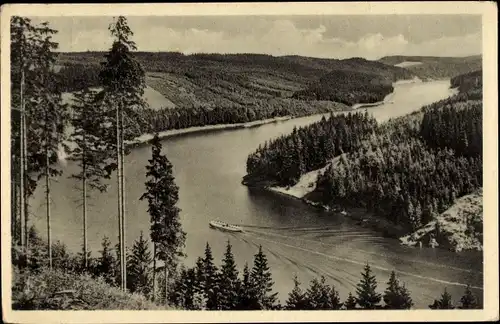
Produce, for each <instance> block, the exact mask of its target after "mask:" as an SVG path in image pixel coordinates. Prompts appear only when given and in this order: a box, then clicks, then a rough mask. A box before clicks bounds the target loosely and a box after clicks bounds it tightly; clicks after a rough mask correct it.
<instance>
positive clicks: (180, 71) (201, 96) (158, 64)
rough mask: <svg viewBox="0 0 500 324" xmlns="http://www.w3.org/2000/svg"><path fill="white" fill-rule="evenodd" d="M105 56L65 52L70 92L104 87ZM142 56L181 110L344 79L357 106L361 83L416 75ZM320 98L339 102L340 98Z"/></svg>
mask: <svg viewBox="0 0 500 324" xmlns="http://www.w3.org/2000/svg"><path fill="white" fill-rule="evenodd" d="M103 56H104V53H102V52H85V53H61V54H60V56H59V59H58V63H57V64H58V65H59V66H60V67H61V70H60V74H61V76H62V78H63V82H62V83H63V85H64V87H65V91H74V90H78V89H81V88H82V87H86V86H99V79H98V71H99V63H100V62H101V61H102V60H103ZM136 57H137V59H138V60H139V62H140V63H141V64H142V66H143V68H144V69H145V71H146V83H147V85H148V86H150V87H151V88H152V89H154V90H155V91H157V92H159V93H160V94H161V95H163V96H164V97H165V98H166V100H168V101H169V102H171V103H172V104H173V105H174V106H176V107H193V106H194V107H201V106H202V107H208V108H210V107H212V108H213V107H216V106H217V107H245V106H256V105H262V104H265V103H267V102H268V101H270V100H277V101H282V100H284V99H287V98H292V97H293V96H294V94H295V93H296V92H298V91H301V90H304V89H307V88H308V87H309V86H310V85H312V84H316V83H317V82H321V80H324V79H325V78H326V79H328V80H330V79H332V78H333V79H334V80H337V79H338V75H341V76H342V78H343V79H347V80H349V79H355V80H356V82H344V83H343V84H342V85H341V87H340V88H341V90H342V92H343V93H346V94H348V95H349V100H348V102H349V104H351V103H356V102H359V101H363V102H364V101H365V100H366V95H365V94H360V91H359V88H360V85H362V86H364V85H366V87H367V88H369V87H373V84H374V83H375V84H380V83H389V84H390V83H391V82H392V81H395V80H399V79H409V78H411V77H412V76H413V74H412V73H411V72H408V71H407V70H405V69H403V68H399V67H394V66H390V65H386V64H383V63H381V62H376V61H368V60H365V59H360V58H353V59H346V60H333V59H317V58H309V57H300V56H283V57H274V56H270V55H259V54H233V55H221V54H194V55H183V54H180V53H148V52H138V53H136ZM332 75H333V77H332ZM351 76H355V77H353V78H351ZM326 86H327V87H330V86H335V84H333V85H332V84H326ZM389 90H390V89H389ZM377 91H378V90H377ZM387 91H388V90H387V89H384V92H387ZM389 92H390V91H389ZM368 97H370V96H368ZM377 98H378V97H377ZM320 99H322V100H323V99H326V100H331V99H334V100H337V99H338V96H337V97H335V96H334V97H332V98H320ZM341 101H342V100H341ZM344 101H345V100H344ZM313 104H314V103H313Z"/></svg>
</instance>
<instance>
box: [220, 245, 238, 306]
mask: <svg viewBox="0 0 500 324" xmlns="http://www.w3.org/2000/svg"><path fill="white" fill-rule="evenodd" d="M240 285H241V282H240V280H239V278H238V270H237V269H236V263H235V261H234V256H233V252H232V251H231V243H230V242H229V240H228V241H227V246H226V252H225V253H224V259H222V267H221V271H220V282H219V285H218V286H219V287H218V288H219V295H220V300H219V305H220V309H222V310H231V309H236V307H237V305H238V292H239V289H240Z"/></svg>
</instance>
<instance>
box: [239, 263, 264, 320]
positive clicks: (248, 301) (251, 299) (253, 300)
mask: <svg viewBox="0 0 500 324" xmlns="http://www.w3.org/2000/svg"><path fill="white" fill-rule="evenodd" d="M238 295H239V296H238V309H239V310H258V309H260V308H259V303H258V300H257V294H256V289H255V283H254V281H253V278H252V274H251V272H250V269H249V267H248V263H245V266H244V267H243V278H242V280H241V289H240V291H239V294H238Z"/></svg>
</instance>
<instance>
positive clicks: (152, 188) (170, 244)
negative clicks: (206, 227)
mask: <svg viewBox="0 0 500 324" xmlns="http://www.w3.org/2000/svg"><path fill="white" fill-rule="evenodd" d="M161 150H162V145H161V142H160V139H159V137H158V134H155V137H154V138H153V140H152V141H151V151H152V157H151V159H150V160H149V165H148V166H146V170H147V172H146V177H147V181H146V192H145V193H144V194H143V195H142V196H141V198H140V199H141V200H143V199H146V200H147V201H148V212H149V215H150V217H151V218H150V219H151V220H150V221H151V232H150V234H151V241H153V244H154V251H153V295H154V294H155V286H154V285H155V282H156V279H155V274H156V270H155V269H156V259H159V260H162V261H163V263H164V265H166V266H164V280H165V282H164V289H165V290H166V289H167V287H168V271H169V269H174V268H175V267H176V265H177V262H178V258H179V257H181V256H183V253H182V248H183V246H184V242H185V240H186V234H185V232H184V231H183V230H182V227H181V223H180V219H179V211H180V209H179V208H178V207H177V206H176V204H177V201H178V200H179V188H178V187H177V185H176V184H175V182H174V180H175V179H174V176H173V172H172V164H171V163H170V161H169V160H168V159H167V157H166V156H165V155H162V154H161ZM165 295H166V296H167V295H168V294H167V293H165Z"/></svg>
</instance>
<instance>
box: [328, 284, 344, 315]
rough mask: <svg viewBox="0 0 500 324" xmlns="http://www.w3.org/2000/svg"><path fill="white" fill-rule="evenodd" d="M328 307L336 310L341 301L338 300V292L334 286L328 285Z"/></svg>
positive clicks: (340, 305) (339, 307) (340, 306)
mask: <svg viewBox="0 0 500 324" xmlns="http://www.w3.org/2000/svg"><path fill="white" fill-rule="evenodd" d="M329 295H330V309H334V310H338V309H341V308H342V306H343V303H342V302H341V301H340V296H339V292H338V291H337V289H335V286H334V285H332V286H331V287H330V294H329Z"/></svg>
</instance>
